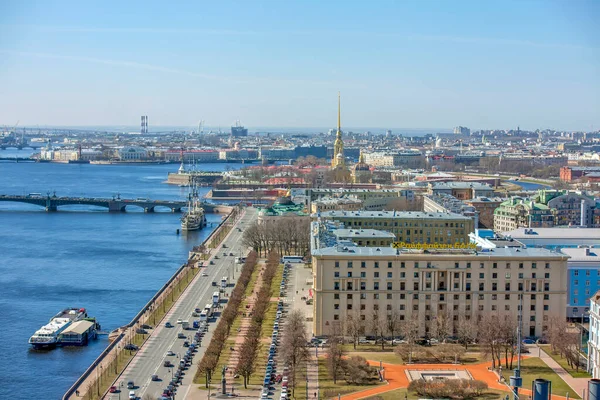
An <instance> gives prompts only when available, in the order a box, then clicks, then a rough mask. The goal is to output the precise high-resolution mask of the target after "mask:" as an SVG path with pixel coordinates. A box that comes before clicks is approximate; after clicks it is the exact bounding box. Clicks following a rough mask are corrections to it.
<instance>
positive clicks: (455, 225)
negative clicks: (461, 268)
mask: <svg viewBox="0 0 600 400" xmlns="http://www.w3.org/2000/svg"><path fill="white" fill-rule="evenodd" d="M317 216H318V217H319V218H321V219H323V220H333V221H339V222H342V223H344V225H345V226H346V227H347V228H348V229H367V228H369V229H379V230H384V231H388V232H392V233H393V234H394V235H396V239H397V241H398V242H406V243H444V244H455V243H469V233H471V232H473V229H474V227H473V219H472V218H470V217H465V216H464V215H459V214H453V213H439V212H437V213H436V212H417V211H403V212H399V211H326V212H322V213H320V214H318V215H315V214H313V217H317Z"/></svg>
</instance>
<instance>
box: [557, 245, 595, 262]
mask: <svg viewBox="0 0 600 400" xmlns="http://www.w3.org/2000/svg"><path fill="white" fill-rule="evenodd" d="M560 251H561V252H562V253H563V254H566V255H568V256H569V257H571V259H570V260H569V261H593V262H595V263H597V262H598V261H600V248H598V249H596V248H591V249H590V248H589V247H586V248H564V249H561V250H560Z"/></svg>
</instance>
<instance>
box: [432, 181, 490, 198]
mask: <svg viewBox="0 0 600 400" xmlns="http://www.w3.org/2000/svg"><path fill="white" fill-rule="evenodd" d="M428 188H429V189H428V193H429V194H432V195H435V194H440V193H445V194H449V195H452V196H454V197H456V198H457V199H459V200H469V199H472V198H475V197H490V196H493V195H494V188H493V187H491V186H489V185H486V184H483V183H479V182H432V183H429V185H428Z"/></svg>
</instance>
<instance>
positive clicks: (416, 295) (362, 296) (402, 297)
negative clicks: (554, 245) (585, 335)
mask: <svg viewBox="0 0 600 400" xmlns="http://www.w3.org/2000/svg"><path fill="white" fill-rule="evenodd" d="M381 294H385V297H386V299H387V300H393V294H392V293H381ZM379 295H380V293H373V299H374V300H379V298H380V296H379ZM420 295H421V296H425V300H431V295H430V294H426V295H424V294H423V293H421V294H420ZM359 296H360V299H361V300H365V299H366V298H367V294H366V293H360V294H359ZM434 296H435V295H434ZM438 296H439V300H440V301H445V300H446V295H445V294H439V295H438ZM459 296H460V295H459V294H455V295H454V296H453V299H454V300H459V299H460V297H459ZM510 296H511V295H510V294H505V295H504V300H510V299H511V297H510ZM521 296H522V295H521V294H517V300H521ZM353 298H354V295H353V294H352V293H347V294H346V299H347V300H352V299H353ZM399 298H400V300H406V293H400V294H399ZM412 298H413V300H419V293H414V294H413V295H412ZM333 299H334V300H339V299H340V294H339V293H334V294H333ZM465 299H466V300H471V295H470V294H465ZM478 299H479V300H484V299H485V295H484V294H479V295H478ZM530 299H531V300H534V301H535V299H536V295H535V294H532V295H530ZM495 300H498V295H497V294H492V301H495ZM544 300H550V295H549V294H544Z"/></svg>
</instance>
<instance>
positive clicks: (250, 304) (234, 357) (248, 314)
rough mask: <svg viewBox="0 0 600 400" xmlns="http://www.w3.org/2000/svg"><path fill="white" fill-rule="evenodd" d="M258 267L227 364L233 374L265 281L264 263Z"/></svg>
mask: <svg viewBox="0 0 600 400" xmlns="http://www.w3.org/2000/svg"><path fill="white" fill-rule="evenodd" d="M257 268H260V270H259V272H258V276H257V277H256V281H255V283H254V287H253V288H252V293H251V294H250V296H248V298H247V299H246V308H244V309H243V310H241V311H240V312H242V313H243V314H242V315H243V316H242V323H241V324H240V328H239V330H238V331H237V332H236V333H235V334H236V337H235V342H234V345H233V351H232V352H231V356H229V360H228V362H227V364H226V365H230V366H231V367H230V369H229V373H230V374H231V375H233V373H234V371H235V370H236V368H237V365H238V362H239V360H240V349H241V347H242V344H243V343H244V340H246V333H248V329H249V328H250V325H251V324H252V312H253V311H254V304H256V299H257V297H258V292H259V291H260V288H261V286H262V283H263V279H262V278H263V272H264V270H265V265H264V263H259V264H258V265H257Z"/></svg>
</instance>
